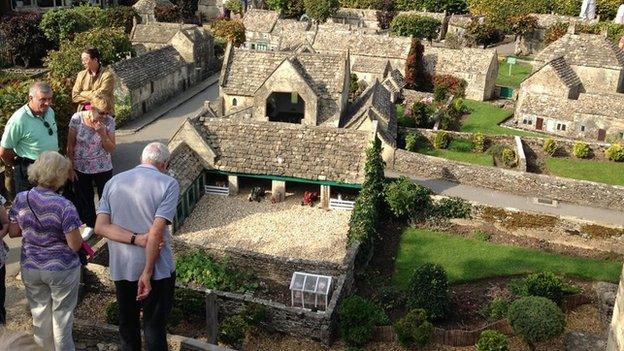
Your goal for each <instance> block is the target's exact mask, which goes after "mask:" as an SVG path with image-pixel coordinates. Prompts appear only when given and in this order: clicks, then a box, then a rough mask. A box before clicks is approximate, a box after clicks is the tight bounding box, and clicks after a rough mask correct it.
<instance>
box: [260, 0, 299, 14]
mask: <svg viewBox="0 0 624 351" xmlns="http://www.w3.org/2000/svg"><path fill="white" fill-rule="evenodd" d="M267 6H268V8H269V9H271V10H273V11H278V12H280V13H281V14H282V15H284V17H286V18H299V16H301V15H303V13H304V12H305V9H304V7H303V0H267Z"/></svg>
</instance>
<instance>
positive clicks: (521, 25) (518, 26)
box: [510, 15, 537, 36]
mask: <svg viewBox="0 0 624 351" xmlns="http://www.w3.org/2000/svg"><path fill="white" fill-rule="evenodd" d="M510 24H511V32H512V33H513V34H515V35H516V36H522V35H526V34H528V33H531V32H533V31H534V30H536V29H537V17H535V16H531V15H523V16H517V17H512V18H511V20H510Z"/></svg>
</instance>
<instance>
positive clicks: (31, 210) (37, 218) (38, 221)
mask: <svg viewBox="0 0 624 351" xmlns="http://www.w3.org/2000/svg"><path fill="white" fill-rule="evenodd" d="M28 195H30V190H28V192H27V193H26V203H27V204H28V208H30V212H32V213H33V215H35V219H36V220H37V223H39V226H40V227H43V225H42V224H41V221H40V220H39V217H37V213H36V212H35V211H34V210H33V208H32V207H31V206H30V200H28Z"/></svg>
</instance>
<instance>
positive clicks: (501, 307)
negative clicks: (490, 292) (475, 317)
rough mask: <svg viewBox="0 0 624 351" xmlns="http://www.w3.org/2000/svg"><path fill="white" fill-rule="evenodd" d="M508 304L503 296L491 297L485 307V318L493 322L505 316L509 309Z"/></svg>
mask: <svg viewBox="0 0 624 351" xmlns="http://www.w3.org/2000/svg"><path fill="white" fill-rule="evenodd" d="M509 305H510V302H509V300H507V299H505V298H502V297H497V298H495V299H493V300H492V301H491V302H490V304H489V305H488V306H487V308H486V309H485V315H486V317H487V319H488V320H489V321H491V322H495V321H499V320H501V319H503V318H506V317H507V312H508V311H509Z"/></svg>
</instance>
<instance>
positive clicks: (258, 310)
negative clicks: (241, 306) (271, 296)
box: [242, 303, 268, 327]
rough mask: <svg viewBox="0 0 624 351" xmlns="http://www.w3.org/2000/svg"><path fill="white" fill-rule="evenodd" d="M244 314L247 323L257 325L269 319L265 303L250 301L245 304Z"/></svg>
mask: <svg viewBox="0 0 624 351" xmlns="http://www.w3.org/2000/svg"><path fill="white" fill-rule="evenodd" d="M242 316H243V318H245V322H246V323H247V325H249V326H256V327H257V326H259V325H261V324H262V323H264V322H265V321H266V320H267V318H268V312H267V309H266V307H265V306H264V305H260V304H257V303H250V304H248V305H246V306H245V310H244V311H243V313H242Z"/></svg>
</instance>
